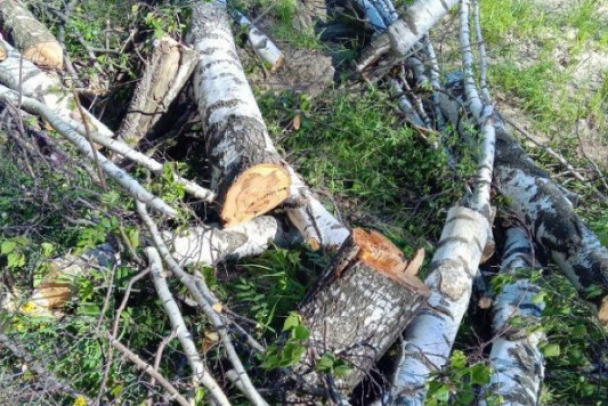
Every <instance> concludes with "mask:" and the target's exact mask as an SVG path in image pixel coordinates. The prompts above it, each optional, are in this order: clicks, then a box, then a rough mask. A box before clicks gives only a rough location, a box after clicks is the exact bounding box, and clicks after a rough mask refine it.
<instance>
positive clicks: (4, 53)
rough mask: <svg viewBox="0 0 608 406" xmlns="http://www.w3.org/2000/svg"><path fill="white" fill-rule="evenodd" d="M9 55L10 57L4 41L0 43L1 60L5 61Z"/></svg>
mask: <svg viewBox="0 0 608 406" xmlns="http://www.w3.org/2000/svg"><path fill="white" fill-rule="evenodd" d="M7 57H8V50H7V49H6V47H5V46H4V45H3V44H2V43H0V62H4V60H5V59H6V58H7Z"/></svg>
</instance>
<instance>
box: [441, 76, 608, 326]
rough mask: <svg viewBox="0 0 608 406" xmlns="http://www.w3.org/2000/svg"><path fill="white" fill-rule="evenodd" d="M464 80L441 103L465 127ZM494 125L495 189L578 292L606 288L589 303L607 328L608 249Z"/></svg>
mask: <svg viewBox="0 0 608 406" xmlns="http://www.w3.org/2000/svg"><path fill="white" fill-rule="evenodd" d="M460 78H461V77H460V76H459V75H451V79H450V81H452V82H451V83H450V82H449V83H448V84H447V85H446V89H447V91H448V93H449V95H450V96H445V95H444V96H442V97H441V103H440V104H441V108H442V111H444V115H445V116H446V118H448V119H449V121H450V122H451V123H452V124H453V125H455V126H456V125H459V124H460V125H461V127H460V128H462V126H463V125H465V123H466V119H465V120H463V119H462V117H461V114H460V113H459V110H460V109H461V106H462V103H461V102H459V100H461V97H462V95H461V94H460V93H459V92H460V89H461V87H460V85H459V84H458V83H461V82H459V80H460ZM492 120H493V125H494V131H495V134H496V162H495V166H494V177H493V180H494V185H495V186H496V188H497V189H498V190H499V191H500V193H501V194H502V195H504V196H505V197H507V199H508V201H509V203H510V207H511V209H512V210H513V211H514V212H515V214H516V215H517V216H518V217H519V218H520V219H521V220H522V221H523V222H524V224H525V225H526V227H528V228H529V229H530V230H532V233H533V236H534V239H535V241H536V242H537V243H538V244H539V245H540V246H541V247H542V248H544V249H545V250H546V251H547V252H548V253H549V254H550V256H551V258H552V259H553V260H554V261H555V262H556V263H557V265H558V266H559V267H560V269H561V270H562V271H563V272H564V274H565V275H566V276H567V277H568V278H569V279H570V281H571V282H572V283H573V284H574V286H576V288H577V289H578V290H579V292H581V293H584V292H585V291H586V290H587V289H589V288H592V287H593V286H599V287H600V288H601V289H602V292H603V294H602V296H601V297H598V298H592V299H590V300H591V301H592V302H593V303H594V304H596V305H597V306H598V316H599V319H600V321H601V322H602V324H604V325H608V249H606V247H604V246H603V245H602V243H601V242H600V240H599V239H598V237H597V236H596V235H595V234H594V233H593V232H592V231H591V230H590V229H589V228H588V227H587V226H586V225H585V223H584V222H583V220H582V219H581V218H580V217H579V216H578V214H576V212H575V211H574V207H573V205H572V203H571V202H570V200H569V199H568V198H567V197H566V196H565V195H564V193H563V191H562V188H561V187H560V186H559V185H558V184H557V183H555V182H554V181H553V180H552V179H551V178H550V177H549V175H548V174H547V173H546V172H545V171H543V170H542V169H540V168H539V167H538V166H537V165H536V164H535V163H534V161H533V160H532V159H531V158H530V157H529V156H528V155H527V154H526V152H525V151H524V150H523V148H522V147H521V146H520V145H519V143H518V142H517V141H516V140H515V139H514V138H513V137H512V136H511V134H510V132H509V130H508V129H507V128H506V126H505V124H504V121H503V120H502V118H501V117H500V115H499V114H498V113H497V112H495V113H494V114H493V118H492Z"/></svg>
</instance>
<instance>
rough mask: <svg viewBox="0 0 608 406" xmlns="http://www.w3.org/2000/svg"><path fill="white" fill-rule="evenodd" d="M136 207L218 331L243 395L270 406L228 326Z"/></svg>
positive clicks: (171, 266) (258, 405)
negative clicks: (256, 383)
mask: <svg viewBox="0 0 608 406" xmlns="http://www.w3.org/2000/svg"><path fill="white" fill-rule="evenodd" d="M136 205H137V212H138V213H139V215H140V216H141V218H142V220H143V221H144V224H145V225H146V227H147V228H148V230H149V231H150V234H151V236H152V239H153V241H154V245H155V246H156V248H157V249H158V252H159V253H160V255H161V257H162V258H163V260H164V261H165V263H166V264H167V266H168V267H169V269H170V270H171V272H172V273H173V275H174V276H175V277H177V278H178V279H179V281H180V282H181V283H183V284H184V286H186V288H187V289H188V291H189V292H190V294H191V295H192V297H193V299H194V300H195V301H196V303H197V304H198V305H199V306H200V307H201V309H202V310H203V312H204V313H205V315H207V317H208V318H209V319H210V321H211V323H212V324H213V326H214V327H215V329H216V330H217V332H218V334H219V336H220V340H221V342H222V344H223V345H224V348H225V349H226V352H227V355H228V359H229V360H230V363H231V364H232V366H233V367H234V369H235V371H236V373H237V374H238V377H239V379H240V381H241V383H242V388H243V389H244V390H243V391H242V393H243V394H244V395H245V396H246V397H247V398H248V399H249V400H250V401H251V402H252V403H253V405H254V406H268V403H267V402H266V401H265V400H264V398H263V397H262V396H261V395H260V394H259V392H258V391H257V389H256V388H255V386H254V385H253V383H252V382H251V379H250V378H249V375H248V374H247V372H246V371H245V367H244V366H243V363H242V362H241V360H240V358H239V356H238V354H237V352H236V349H235V348H234V344H233V343H232V339H231V338H230V336H229V334H228V331H227V328H226V325H225V324H224V322H223V321H222V319H221V317H220V315H219V314H218V313H217V311H216V310H215V309H214V308H213V306H212V304H211V303H210V302H209V300H208V299H207V298H205V296H204V295H203V293H202V292H201V290H200V289H199V288H198V287H197V284H196V283H195V280H194V278H193V277H192V276H191V275H190V274H188V273H186V271H184V270H183V268H182V267H181V266H180V265H179V264H178V263H177V261H176V260H175V259H174V258H173V256H172V255H171V253H170V252H169V248H168V247H167V245H166V244H165V242H164V241H163V238H162V236H161V234H160V232H159V231H158V228H157V227H156V224H155V223H154V221H153V220H152V218H151V217H150V215H149V214H148V212H147V210H146V206H145V204H144V203H142V202H139V201H138V202H136ZM200 282H201V283H204V280H201V281H200ZM205 286H206V285H205Z"/></svg>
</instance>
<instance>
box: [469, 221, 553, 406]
mask: <svg viewBox="0 0 608 406" xmlns="http://www.w3.org/2000/svg"><path fill="white" fill-rule="evenodd" d="M534 266H536V263H535V260H534V256H533V253H532V245H531V241H530V240H529V237H528V235H527V233H526V232H525V231H524V230H523V229H521V228H517V227H512V228H510V229H508V230H507V239H506V242H505V249H504V254H503V261H502V269H501V272H502V273H507V274H510V275H513V277H515V278H517V276H518V275H517V273H518V271H519V270H522V269H531V268H533V267H534ZM540 290H541V289H540V287H538V286H536V285H534V284H533V283H532V282H530V280H528V279H519V280H516V281H515V282H513V283H510V284H508V285H507V286H505V287H504V288H503V289H502V292H501V293H500V294H499V295H497V297H496V300H495V302H494V303H495V305H494V306H495V309H494V324H493V330H494V334H495V335H496V336H497V337H496V339H495V340H493V342H492V351H491V353H490V362H491V365H492V367H493V369H494V372H493V374H492V378H491V381H490V384H489V385H487V386H486V387H485V388H484V390H483V393H484V394H485V396H486V397H489V399H491V398H492V397H494V398H496V397H498V396H502V398H503V399H504V402H503V403H502V404H503V405H509V406H536V405H538V396H539V394H540V389H541V383H542V380H543V377H544V363H543V354H542V352H541V351H540V349H539V346H538V344H539V343H540V342H541V341H542V340H543V339H544V333H543V332H542V331H539V330H536V331H530V330H531V329H532V328H533V327H534V326H537V325H538V324H539V322H540V316H541V314H542V311H543V309H544V307H545V304H544V302H542V301H541V302H539V301H538V300H535V296H536V294H538V293H539V292H540ZM514 318H518V319H521V322H518V326H517V327H515V326H513V325H512V324H511V320H513V319H514ZM487 405H488V402H487V401H486V400H483V401H481V402H480V406H487Z"/></svg>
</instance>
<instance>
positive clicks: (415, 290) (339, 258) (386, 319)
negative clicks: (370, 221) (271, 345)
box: [294, 229, 429, 395]
mask: <svg viewBox="0 0 608 406" xmlns="http://www.w3.org/2000/svg"><path fill="white" fill-rule="evenodd" d="M423 259H424V250H422V249H421V250H419V251H418V253H417V254H416V256H415V257H414V258H413V259H412V260H410V261H408V260H406V259H405V258H404V256H403V253H402V252H401V251H400V250H399V249H398V248H397V247H396V246H395V245H394V244H393V243H392V242H390V241H389V240H388V239H387V238H386V237H384V236H383V235H382V234H380V233H378V232H375V231H371V232H370V231H366V230H363V229H354V230H353V231H352V233H351V235H350V236H349V237H348V238H347V240H346V242H345V243H344V244H343V245H342V247H341V248H340V250H339V251H338V253H337V254H336V256H335V258H334V260H333V262H332V264H331V265H330V267H329V268H328V270H327V271H326V273H325V275H324V276H323V277H322V278H321V280H320V282H319V284H318V285H317V288H316V289H315V290H313V291H312V292H311V294H310V295H309V296H308V299H306V300H305V301H304V303H303V305H302V306H301V308H300V314H301V315H302V318H303V321H304V324H305V325H306V326H307V327H308V328H309V329H310V333H311V335H310V338H309V339H308V342H307V344H308V346H309V347H310V348H309V351H308V352H307V355H306V357H305V358H304V359H303V360H302V361H301V362H300V364H299V365H297V366H296V367H295V368H294V373H295V378H296V379H298V380H302V379H303V381H304V382H305V385H304V386H305V388H304V390H305V391H306V388H307V387H309V386H310V387H312V388H319V387H322V386H323V382H324V381H325V380H324V378H323V375H322V374H319V373H318V372H317V371H316V370H315V368H314V366H315V365H316V363H317V362H318V361H319V359H320V358H321V357H322V356H323V354H324V353H330V354H334V355H335V356H336V357H338V358H340V359H342V360H344V361H345V362H346V363H347V364H350V365H351V366H352V368H350V370H349V371H348V372H347V373H346V374H345V375H343V376H340V377H335V382H334V383H335V386H336V389H339V390H340V391H341V392H342V393H343V394H344V395H348V394H349V392H350V391H352V390H353V389H354V388H355V386H357V384H358V383H359V382H360V381H361V380H362V379H363V377H364V376H365V375H366V374H367V373H368V372H369V370H370V369H371V368H372V366H373V365H374V362H375V361H377V360H378V359H379V358H380V357H381V356H382V355H383V354H384V353H385V352H386V351H387V350H388V348H389V347H390V346H391V345H392V344H393V342H394V341H395V340H396V339H397V337H398V336H399V335H400V334H401V332H402V331H403V329H404V328H405V327H406V326H407V325H408V324H409V322H410V321H411V320H412V318H413V317H414V315H415V314H416V311H417V310H418V309H419V308H420V306H422V304H424V303H425V302H426V299H427V297H428V296H429V290H428V288H427V287H426V285H424V284H423V283H422V282H421V281H420V280H419V279H418V278H417V277H416V274H417V272H418V269H419V268H420V265H421V264H422V260H423Z"/></svg>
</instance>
